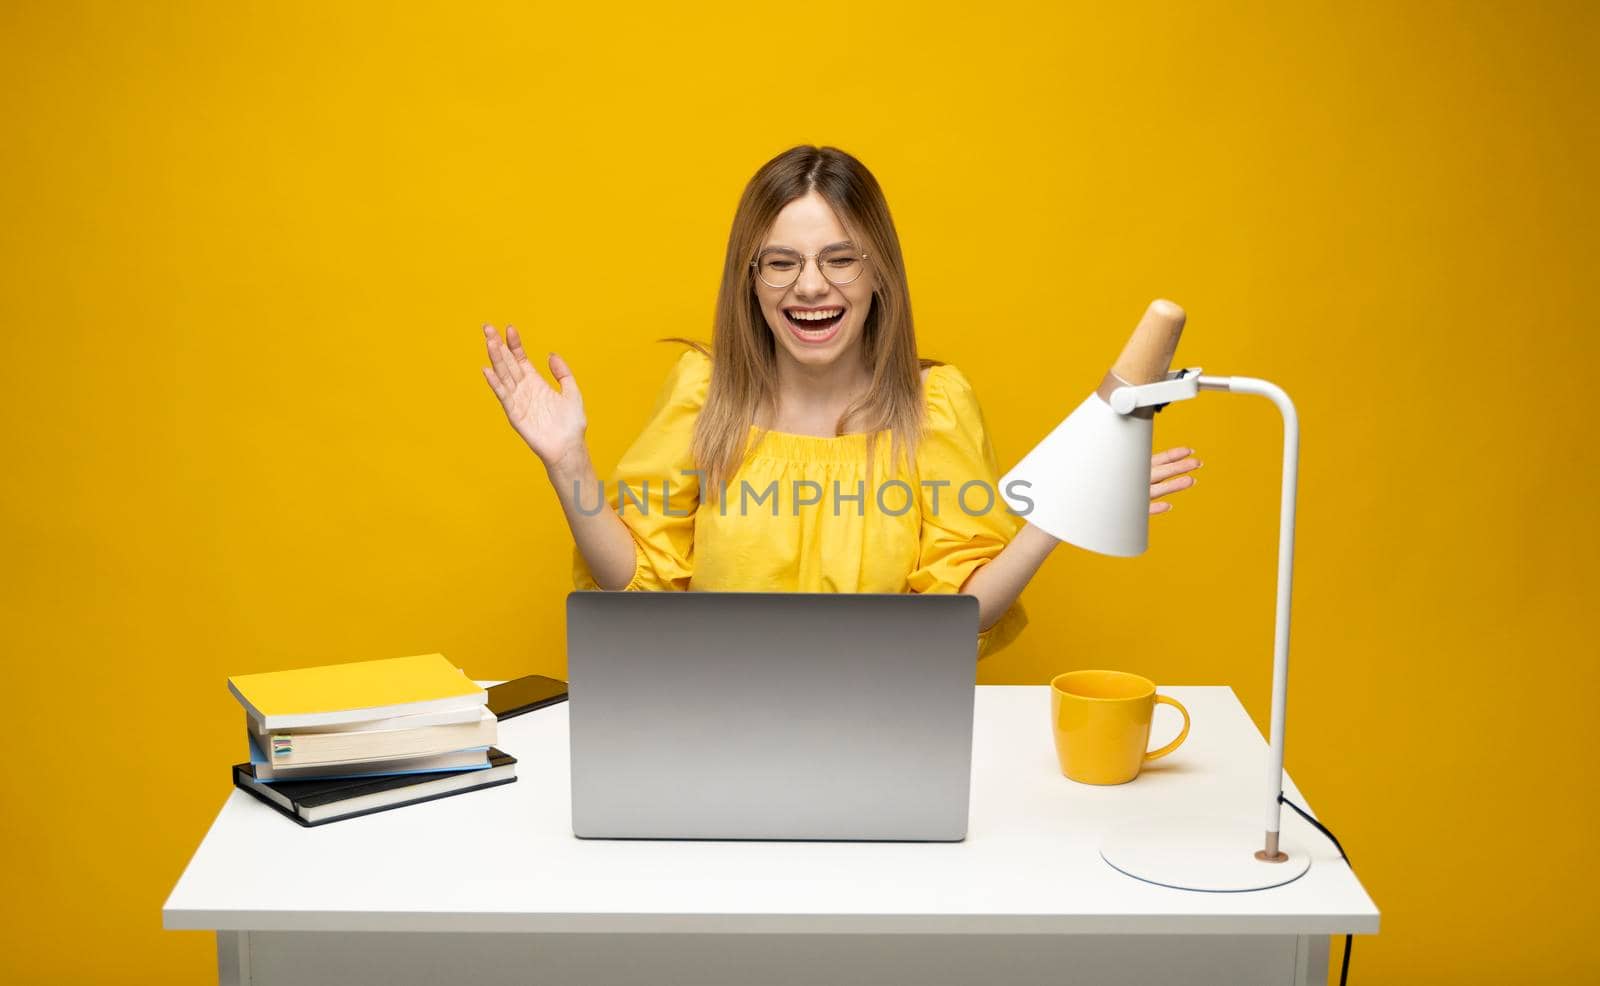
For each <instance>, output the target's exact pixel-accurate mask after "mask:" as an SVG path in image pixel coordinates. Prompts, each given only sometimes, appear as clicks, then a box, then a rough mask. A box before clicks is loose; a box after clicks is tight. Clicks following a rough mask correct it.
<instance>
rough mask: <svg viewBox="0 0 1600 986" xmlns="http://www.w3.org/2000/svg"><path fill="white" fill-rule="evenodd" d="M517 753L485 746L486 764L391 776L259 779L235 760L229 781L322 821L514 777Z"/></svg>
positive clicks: (304, 820)
mask: <svg viewBox="0 0 1600 986" xmlns="http://www.w3.org/2000/svg"><path fill="white" fill-rule="evenodd" d="M516 762H517V758H516V757H513V756H512V755H511V754H509V753H506V752H505V751H503V750H500V749H497V748H496V747H492V746H491V747H489V766H488V767H487V768H484V769H481V770H449V771H439V772H435V773H425V774H397V775H392V776H389V777H329V778H324V779H321V780H311V781H274V782H273V783H271V784H268V783H265V782H262V781H258V780H256V777H255V771H254V768H253V767H252V766H251V765H250V764H247V763H237V764H234V765H233V784H234V786H235V787H237V788H239V789H241V790H244V791H248V792H249V793H250V794H253V795H255V796H256V797H257V798H259V799H261V800H262V801H264V802H266V803H267V804H269V805H271V806H272V807H274V808H276V809H278V810H279V811H280V812H282V813H283V814H285V815H288V816H289V817H290V818H292V819H294V820H295V821H297V822H299V823H300V824H301V825H305V826H308V827H309V826H312V825H322V824H324V823H326V822H337V821H340V820H341V819H345V818H355V817H356V816H357V815H370V814H372V813H373V812H375V811H388V810H389V809H390V808H401V807H404V806H406V805H414V804H420V803H421V802H424V801H433V800H434V799H436V798H448V797H450V796H451V795H454V794H465V793H466V792H468V791H477V790H479V789H481V788H486V787H498V786H499V785H501V784H510V783H511V782H512V781H514V780H516V779H517V774H516V770H517V768H516Z"/></svg>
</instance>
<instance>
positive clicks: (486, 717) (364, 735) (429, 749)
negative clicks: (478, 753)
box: [245, 706, 498, 768]
mask: <svg viewBox="0 0 1600 986" xmlns="http://www.w3.org/2000/svg"><path fill="white" fill-rule="evenodd" d="M477 712H478V714H477V716H476V717H475V718H474V719H473V720H472V721H470V722H446V723H434V724H421V725H418V724H414V723H410V722H405V720H410V719H414V718H418V717H415V716H399V717H395V718H391V719H386V720H382V721H383V722H384V723H388V724H393V723H394V722H396V721H397V720H398V721H401V722H402V724H401V725H399V726H393V725H390V726H388V727H387V728H379V729H341V730H337V731H332V732H312V731H303V730H283V729H273V730H263V729H260V728H259V723H258V720H256V719H255V718H254V717H251V716H246V717H245V721H246V723H247V724H248V728H249V732H250V737H251V739H253V740H254V741H255V743H256V745H257V746H258V747H259V748H260V749H261V752H262V753H263V754H264V755H265V756H266V758H267V762H268V763H270V764H272V766H273V767H274V768H282V767H304V766H312V765H327V764H343V763H350V762H352V761H363V760H393V759H396V758H399V757H425V756H431V755H434V754H439V753H448V752H450V751H452V750H461V749H466V748H468V747H480V746H492V745H494V742H495V740H496V738H497V732H498V731H497V728H496V727H497V722H496V720H495V716H494V713H493V712H490V711H489V710H488V709H486V708H483V707H482V706H479V707H478V710H477ZM421 718H427V716H426V715H424V716H422V717H421Z"/></svg>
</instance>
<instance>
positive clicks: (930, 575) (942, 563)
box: [573, 350, 1028, 658]
mask: <svg viewBox="0 0 1600 986" xmlns="http://www.w3.org/2000/svg"><path fill="white" fill-rule="evenodd" d="M710 382H711V361H710V359H709V358H708V357H706V356H705V355H704V354H702V353H700V352H698V351H695V350H689V351H686V352H685V353H684V354H683V355H682V356H681V357H680V358H679V359H678V361H677V363H676V364H675V365H674V366H673V368H672V371H671V373H669V374H668V376H667V381H666V383H665V385H664V386H663V387H662V389H661V393H660V396H659V397H658V398H657V399H656V404H655V409H654V411H653V412H652V413H651V417H650V421H649V423H648V424H647V425H646V426H645V428H644V430H643V432H642V433H641V434H640V435H639V437H638V438H637V439H635V440H634V442H633V444H632V445H631V446H630V447H629V448H628V450H627V452H625V453H624V454H623V456H622V460H621V461H620V462H619V463H617V468H616V470H615V471H614V472H613V473H612V475H611V477H610V479H609V480H607V481H606V482H604V483H603V489H604V495H605V498H606V501H607V502H609V503H611V505H612V506H613V507H615V508H617V513H618V516H620V517H621V518H622V521H623V522H624V523H625V524H626V525H627V526H628V529H629V530H630V531H631V532H632V533H633V540H634V548H635V556H636V558H635V563H634V573H633V579H632V581H630V582H629V583H628V585H627V588H628V589H630V590H670V589H678V590H686V589H697V590H711V591H724V592H959V591H960V590H961V586H962V585H964V584H965V583H966V580H967V577H968V576H969V575H971V574H972V573H973V572H974V571H976V570H977V569H978V568H979V567H980V566H982V565H984V564H986V563H988V562H989V561H990V560H992V559H993V558H994V557H995V555H997V554H999V553H1000V550H1001V549H1002V548H1004V547H1005V546H1006V544H1007V543H1008V542H1009V541H1010V540H1011V538H1012V537H1013V536H1014V535H1015V533H1016V531H1017V530H1018V528H1019V527H1020V526H1021V523H1022V522H1021V518H1019V517H1017V516H1016V515H1015V514H1013V513H1011V512H1010V511H1009V510H1008V509H1007V508H1006V504H1005V501H1004V500H1003V499H1001V497H1000V495H999V492H1000V491H999V488H998V486H999V483H998V478H999V472H998V470H997V469H996V466H995V455H994V449H993V448H992V447H991V446H990V444H989V438H988V435H987V434H986V432H985V431H984V426H983V413H982V411H980V410H979V408H978V401H977V398H976V397H975V396H974V395H973V392H972V386H971V385H970V384H969V383H968V382H967V379H966V377H964V376H963V375H962V374H961V371H960V370H957V369H956V368H955V367H953V366H949V365H947V364H946V365H939V366H935V367H933V368H931V369H930V370H929V371H928V374H927V379H926V381H925V382H924V386H923V390H924V396H925V399H926V401H927V403H926V409H927V411H926V415H925V417H924V424H923V428H924V430H923V438H922V441H921V443H920V447H919V448H918V449H917V452H916V456H915V475H907V474H905V470H904V468H903V464H897V466H896V469H895V473H894V475H892V476H890V475H889V474H888V473H887V472H886V469H885V465H886V460H887V459H888V458H889V444H890V443H889V432H888V431H887V430H885V431H883V432H881V433H880V435H879V437H878V439H877V441H876V444H875V447H874V449H873V474H874V475H873V477H872V479H871V481H869V477H868V476H867V441H866V439H867V436H866V435H865V434H864V433H858V434H849V435H839V436H836V437H832V438H823V437H818V436H812V435H796V434H789V433H786V432H776V431H769V432H767V433H765V434H764V435H760V438H759V441H757V442H756V444H755V445H754V447H753V448H751V449H750V451H749V452H748V453H747V455H746V458H745V461H744V464H743V465H742V466H741V467H740V469H739V471H738V472H737V473H735V474H734V475H733V476H732V477H731V478H730V479H729V480H728V482H727V487H726V490H727V492H726V495H722V496H719V497H717V498H716V499H715V500H709V499H708V500H706V501H705V502H702V497H701V495H700V493H701V490H700V486H701V480H700V478H699V477H698V475H695V474H692V473H689V472H687V470H693V469H694V468H695V465H694V461H693V459H692V457H691V456H690V454H689V444H690V441H691V439H692V437H693V433H694V424H695V418H696V416H697V415H698V414H699V412H700V408H701V406H702V405H703V404H704V403H705V398H706V391H707V389H708V387H709V385H710ZM759 434H760V429H758V428H756V427H755V426H754V425H752V426H751V438H752V440H755V439H756V437H757V436H758V435H759ZM719 492H720V491H719ZM579 507H580V509H589V510H594V509H598V507H599V498H598V497H597V496H596V494H595V492H594V491H592V490H590V491H583V492H582V493H581V494H580V499H579ZM573 584H574V585H575V586H576V587H577V588H579V589H596V588H598V585H597V584H596V583H595V581H594V578H593V576H592V575H591V574H590V572H589V570H588V566H587V565H586V564H585V562H584V559H583V555H582V553H581V552H578V551H576V550H574V552H573ZM1027 621H1028V619H1027V614H1026V613H1025V612H1024V611H1023V609H1022V606H1021V603H1020V602H1018V603H1014V604H1013V605H1012V606H1011V608H1010V609H1009V610H1007V611H1006V613H1005V614H1004V615H1003V616H1002V617H1001V618H1000V619H999V620H998V621H997V622H996V623H995V624H994V625H993V626H991V627H990V628H989V629H988V630H986V631H984V632H982V633H980V634H979V635H978V657H979V658H983V657H986V656H988V655H989V654H992V653H994V652H995V651H996V650H999V649H1000V648H1001V647H1004V646H1005V645H1006V644H1008V643H1010V642H1011V640H1012V639H1013V638H1015V637H1016V635H1017V633H1018V632H1019V631H1021V629H1022V628H1023V626H1025V625H1026V624H1027Z"/></svg>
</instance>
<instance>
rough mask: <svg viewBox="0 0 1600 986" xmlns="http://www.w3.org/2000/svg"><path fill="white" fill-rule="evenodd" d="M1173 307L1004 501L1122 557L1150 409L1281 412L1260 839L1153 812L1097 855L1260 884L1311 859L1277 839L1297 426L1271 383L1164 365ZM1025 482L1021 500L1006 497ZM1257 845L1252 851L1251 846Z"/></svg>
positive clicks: (1235, 828)
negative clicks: (1212, 396) (1220, 400)
mask: <svg viewBox="0 0 1600 986" xmlns="http://www.w3.org/2000/svg"><path fill="white" fill-rule="evenodd" d="M1183 322H1184V313H1183V309H1181V308H1179V307H1178V306H1177V305H1175V304H1173V303H1172V302H1170V301H1163V300H1158V301H1154V302H1152V303H1151V304H1150V307H1149V309H1148V310H1147V311H1146V312H1145V316H1144V318H1143V319H1142V320H1141V321H1140V323H1139V327H1138V328H1137V329H1135V330H1134V335H1133V337H1132V338H1131V339H1130V340H1129V341H1128V345H1127V347H1126V348H1125V349H1124V350H1123V353H1122V356H1121V357H1120V358H1119V359H1118V361H1117V363H1116V365H1115V367H1113V369H1112V371H1111V372H1110V373H1107V374H1106V377H1105V380H1104V381H1103V382H1102V383H1101V385H1100V387H1099V389H1098V390H1097V391H1096V392H1095V393H1093V394H1090V395H1089V396H1088V397H1087V398H1085V400H1084V401H1083V403H1082V404H1080V405H1078V408H1077V410H1075V411H1073V412H1072V414H1070V415H1069V416H1068V417H1067V419H1066V420H1065V421H1063V422H1061V424H1059V425H1057V426H1056V428H1055V430H1054V431H1052V432H1050V434H1049V435H1047V436H1046V437H1045V439H1044V441H1042V442H1040V443H1039V444H1038V445H1037V446H1035V447H1034V449H1033V450H1032V451H1031V452H1029V453H1028V454H1027V455H1026V456H1024V457H1023V459H1022V461H1021V462H1019V463H1017V465H1016V466H1015V467H1014V468H1012V469H1011V471H1010V472H1008V473H1006V475H1005V476H1004V477H1003V478H1002V479H1001V480H1000V488H1001V491H1002V493H1003V494H1004V495H1005V496H1006V498H1007V500H1009V501H1011V502H1012V506H1013V509H1014V510H1016V511H1017V512H1019V513H1025V516H1026V520H1027V522H1028V523H1030V524H1032V525H1034V526H1035V527H1038V528H1039V529H1040V530H1042V531H1044V532H1045V533H1047V534H1049V535H1051V536H1052V537H1054V538H1056V539H1057V540H1060V541H1066V542H1069V543H1071V544H1075V545H1077V546H1078V547H1081V548H1086V549H1088V550H1090V551H1095V552H1098V553H1100V554H1106V555H1116V556H1119V557H1128V556H1132V555H1138V554H1142V553H1143V552H1144V550H1145V548H1146V547H1148V546H1149V524H1150V458H1151V452H1152V449H1153V440H1154V438H1153V431H1154V420H1153V419H1154V416H1155V412H1156V411H1159V410H1160V409H1161V408H1162V407H1164V406H1165V405H1167V404H1169V403H1173V402H1175V401H1182V400H1188V399H1189V398H1191V397H1194V396H1196V395H1197V394H1198V393H1199V391H1202V390H1226V391H1232V392H1233V393H1236V394H1260V395H1261V396H1263V397H1266V398H1268V399H1269V400H1271V401H1272V402H1273V403H1274V404H1276V405H1277V406H1278V410H1279V411H1280V412H1281V413H1282V415H1283V501H1282V507H1281V510H1280V515H1279V526H1278V613H1277V623H1276V631H1275V638H1274V640H1275V644H1274V651H1273V663H1272V737H1271V739H1272V746H1271V754H1270V756H1269V758H1268V764H1267V791H1266V801H1267V803H1266V805H1265V807H1266V810H1267V814H1266V839H1265V844H1264V845H1263V844H1262V839H1261V829H1260V828H1258V827H1257V826H1256V824H1255V823H1254V822H1252V821H1251V820H1250V819H1248V818H1213V817H1171V818H1168V817H1161V818H1153V819H1149V820H1147V821H1143V822H1139V823H1135V824H1133V825H1129V826H1124V827H1121V828H1119V829H1118V830H1117V831H1116V832H1114V833H1112V834H1111V835H1109V836H1108V837H1107V838H1106V840H1105V841H1104V842H1103V843H1102V845H1101V849H1100V855H1101V856H1102V857H1104V859H1105V860H1106V862H1107V863H1110V864H1111V865H1112V866H1113V867H1115V868H1116V869H1118V870H1120V871H1122V872H1123V873H1126V874H1127V875H1129V876H1132V877H1136V878H1138V879H1140V880H1146V881H1149V882H1151V883H1158V884H1162V885H1164V886H1169V887H1177V888H1180V889H1185V890H1210V891H1241V890H1264V889H1266V888H1268V887H1276V886H1281V885H1283V884H1285V883H1288V882H1290V881H1291V880H1294V879H1297V878H1298V877H1300V876H1301V875H1302V874H1304V873H1305V872H1306V870H1307V869H1308V868H1309V867H1310V865H1311V857H1310V855H1309V854H1308V853H1307V852H1306V851H1305V850H1304V849H1303V848H1301V847H1299V846H1290V845H1285V844H1283V843H1282V842H1280V839H1279V821H1280V812H1281V807H1282V805H1281V803H1280V801H1279V795H1280V794H1281V793H1282V791H1283V740H1284V736H1283V733H1284V714H1285V707H1286V705H1287V702H1288V692H1289V595H1290V587H1291V583H1292V581H1293V568H1294V504H1295V487H1296V483H1297V479H1298V471H1299V453H1300V426H1299V419H1298V418H1297V417H1296V415H1295V410H1294V404H1293V403H1292V402H1291V401H1290V400H1289V396H1288V395H1287V394H1285V393H1284V392H1283V391H1282V390H1281V389H1280V388H1278V387H1277V386H1275V385H1273V384H1271V383H1268V382H1267V381H1265V380H1257V379H1254V378H1252V377H1216V376H1202V375H1201V373H1200V369H1199V368H1198V367H1196V368H1193V369H1184V370H1179V371H1177V372H1168V367H1169V366H1170V365H1171V360H1172V355H1173V353H1174V352H1175V351H1176V349H1177V345H1178V336H1179V334H1180V333H1181V332H1182V331H1183ZM1019 481H1020V482H1021V483H1023V484H1025V485H1024V486H1022V487H1021V488H1022V489H1024V490H1026V492H1027V494H1028V498H1029V499H1031V501H1032V506H1031V508H1028V509H1026V510H1024V508H1027V507H1028V501H1027V500H1024V499H1021V498H1017V497H1015V496H1014V494H1013V492H1012V491H1013V489H1014V486H1013V484H1016V483H1018V482H1019ZM1257 847H1260V848H1257Z"/></svg>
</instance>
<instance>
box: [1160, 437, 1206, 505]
mask: <svg viewBox="0 0 1600 986" xmlns="http://www.w3.org/2000/svg"><path fill="white" fill-rule="evenodd" d="M1203 465H1205V463H1204V462H1201V461H1200V460H1199V459H1197V458H1195V457H1194V449H1191V448H1183V447H1181V446H1180V447H1178V448H1169V449H1167V450H1166V451H1164V452H1157V453H1156V454H1155V455H1152V456H1151V457H1150V513H1151V514H1164V513H1166V512H1167V511H1168V510H1171V509H1172V504H1170V503H1157V502H1156V500H1158V499H1160V498H1161V497H1164V496H1166V495H1167V494H1168V493H1176V492H1177V491H1178V490H1186V489H1188V488H1189V487H1191V486H1193V485H1194V484H1195V483H1196V482H1197V480H1196V479H1195V477H1193V476H1191V475H1189V473H1191V472H1193V471H1195V470H1196V469H1199V468H1200V467H1201V466H1203Z"/></svg>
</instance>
